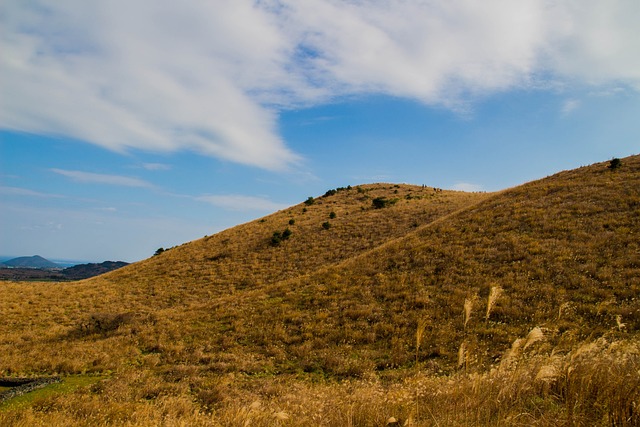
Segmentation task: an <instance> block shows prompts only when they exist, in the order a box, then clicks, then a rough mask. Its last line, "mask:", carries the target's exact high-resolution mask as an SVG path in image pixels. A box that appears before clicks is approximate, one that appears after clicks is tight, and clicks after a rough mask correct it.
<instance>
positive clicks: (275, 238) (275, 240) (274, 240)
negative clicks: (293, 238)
mask: <svg viewBox="0 0 640 427" xmlns="http://www.w3.org/2000/svg"><path fill="white" fill-rule="evenodd" d="M281 242H282V233H281V232H279V231H274V232H273V235H272V236H271V246H278V245H279V244H280V243H281Z"/></svg>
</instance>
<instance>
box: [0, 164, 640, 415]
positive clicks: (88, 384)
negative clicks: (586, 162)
mask: <svg viewBox="0 0 640 427" xmlns="http://www.w3.org/2000/svg"><path fill="white" fill-rule="evenodd" d="M621 160H622V161H621V166H620V167H618V168H615V169H612V168H609V167H608V166H609V162H603V163H598V164H594V165H591V166H587V167H582V168H579V169H576V170H572V171H565V172H560V173H558V174H556V175H553V176H550V177H547V178H544V179H541V180H538V181H535V182H531V183H527V184H525V185H522V186H518V187H515V188H512V189H508V190H504V191H501V192H497V193H490V194H484V193H464V192H454V191H441V190H437V189H433V188H430V187H420V186H412V185H404V184H403V185H394V184H371V185H362V186H359V187H353V188H351V187H347V188H341V189H337V190H334V191H329V192H327V194H326V195H324V196H321V197H317V198H315V199H313V200H309V201H307V202H306V203H301V204H299V205H296V206H293V207H291V208H288V209H285V210H282V211H279V212H276V213H274V214H272V215H269V216H267V217H265V218H262V219H260V220H257V221H253V222H250V223H247V224H243V225H239V226H237V227H234V228H231V229H229V230H226V231H223V232H221V233H218V234H215V235H212V236H207V237H204V238H202V239H200V240H197V241H193V242H189V243H186V244H184V245H181V246H178V247H175V248H172V249H169V250H167V251H165V252H164V253H162V254H160V255H157V256H154V257H152V258H150V259H148V260H145V261H142V262H139V263H136V264H132V265H129V266H127V267H125V268H123V269H120V270H117V271H114V272H112V273H109V274H106V275H103V276H99V277H95V278H92V279H88V280H84V281H79V282H66V283H44V282H36V283H31V282H30V283H21V282H17V283H13V282H0V313H1V316H2V322H0V338H1V339H0V376H46V375H60V376H61V377H62V378H63V383H62V384H58V385H55V386H53V385H52V386H49V387H47V388H45V389H42V390H39V391H38V392H37V393H36V392H34V393H32V394H29V395H25V396H22V397H21V398H16V399H12V400H9V401H7V402H5V403H3V404H0V425H3V426H4V425H8V426H36V425H43V426H50V425H52V426H58V425H78V426H98V425H118V426H120V425H124V426H156V425H165V426H178V425H184V426H249V425H251V426H384V425H407V426H409V425H410V426H457V425H470V426H480V425H504V426H517V425H521V426H530V425H536V426H564V425H584V426H587V425H602V426H636V425H640V340H639V339H638V337H639V334H640V156H632V157H628V158H624V159H621ZM376 206H377V207H376ZM274 233H275V234H274ZM394 423H395V424H394Z"/></svg>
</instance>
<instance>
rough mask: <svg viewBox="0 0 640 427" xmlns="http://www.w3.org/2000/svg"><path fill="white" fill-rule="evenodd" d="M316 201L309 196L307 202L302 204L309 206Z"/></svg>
mask: <svg viewBox="0 0 640 427" xmlns="http://www.w3.org/2000/svg"><path fill="white" fill-rule="evenodd" d="M315 202H316V201H315V199H314V198H313V197H311V196H309V197H308V198H307V200H305V201H304V204H305V205H307V206H311V205H312V204H314V203H315Z"/></svg>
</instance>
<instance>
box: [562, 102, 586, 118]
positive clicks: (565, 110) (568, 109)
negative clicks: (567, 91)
mask: <svg viewBox="0 0 640 427" xmlns="http://www.w3.org/2000/svg"><path fill="white" fill-rule="evenodd" d="M580 104H581V102H580V101H579V100H578V99H567V100H565V101H564V103H563V104H562V108H561V109H560V112H561V113H562V115H563V116H568V115H569V114H571V113H573V112H574V111H575V110H577V109H578V108H579V107H580Z"/></svg>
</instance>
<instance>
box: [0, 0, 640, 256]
mask: <svg viewBox="0 0 640 427" xmlns="http://www.w3.org/2000/svg"><path fill="white" fill-rule="evenodd" d="M639 19H640V2H638V1H637V0H520V1H517V2H516V1H512V0H483V1H481V2H479V1H476V0H396V1H389V0H386V1H385V0H369V1H366V0H210V1H204V0H185V1H180V2H173V1H157V0H137V1H133V2H132V1H124V0H110V1H108V2H107V1H103V2H87V1H82V0H56V1H55V2H52V1H43V0H3V1H2V2H0V255H2V256H30V255H36V254H37V255H41V256H44V257H45V258H49V259H55V260H75V261H82V262H101V261H105V260H123V261H128V262H133V261H138V260H141V259H144V258H147V257H149V256H151V255H153V253H154V252H155V250H156V249H157V248H159V247H164V248H167V247H172V246H174V245H179V244H182V243H184V242H188V241H191V240H193V239H197V238H200V237H203V236H205V235H211V234H214V233H216V232H219V231H221V230H224V229H227V228H229V227H233V226H234V225H237V224H241V223H244V222H248V221H251V220H254V219H256V218H260V217H262V216H265V215H268V214H270V213H272V212H275V211H277V210H280V209H284V208H286V207H288V206H291V205H294V204H297V203H300V202H302V201H304V200H306V199H307V197H309V196H319V195H322V194H324V193H325V192H326V191H327V190H329V189H332V188H336V187H342V186H347V185H352V186H355V185H358V184H364V183H372V182H391V183H411V184H417V185H423V184H424V185H428V186H434V187H439V188H446V189H455V190H463V191H497V190H501V189H505V188H509V187H513V186H516V185H519V184H522V183H525V182H528V181H531V180H535V179H539V178H543V177H545V176H548V175H551V174H553V173H555V172H558V171H561V170H566V169H573V168H576V167H579V166H582V165H587V164H591V163H594V162H598V161H605V160H608V159H611V158H613V157H625V156H628V155H632V154H638V153H640V139H639V135H640V132H639V131H640V27H639V26H638V25H637V22H638V20H639Z"/></svg>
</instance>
